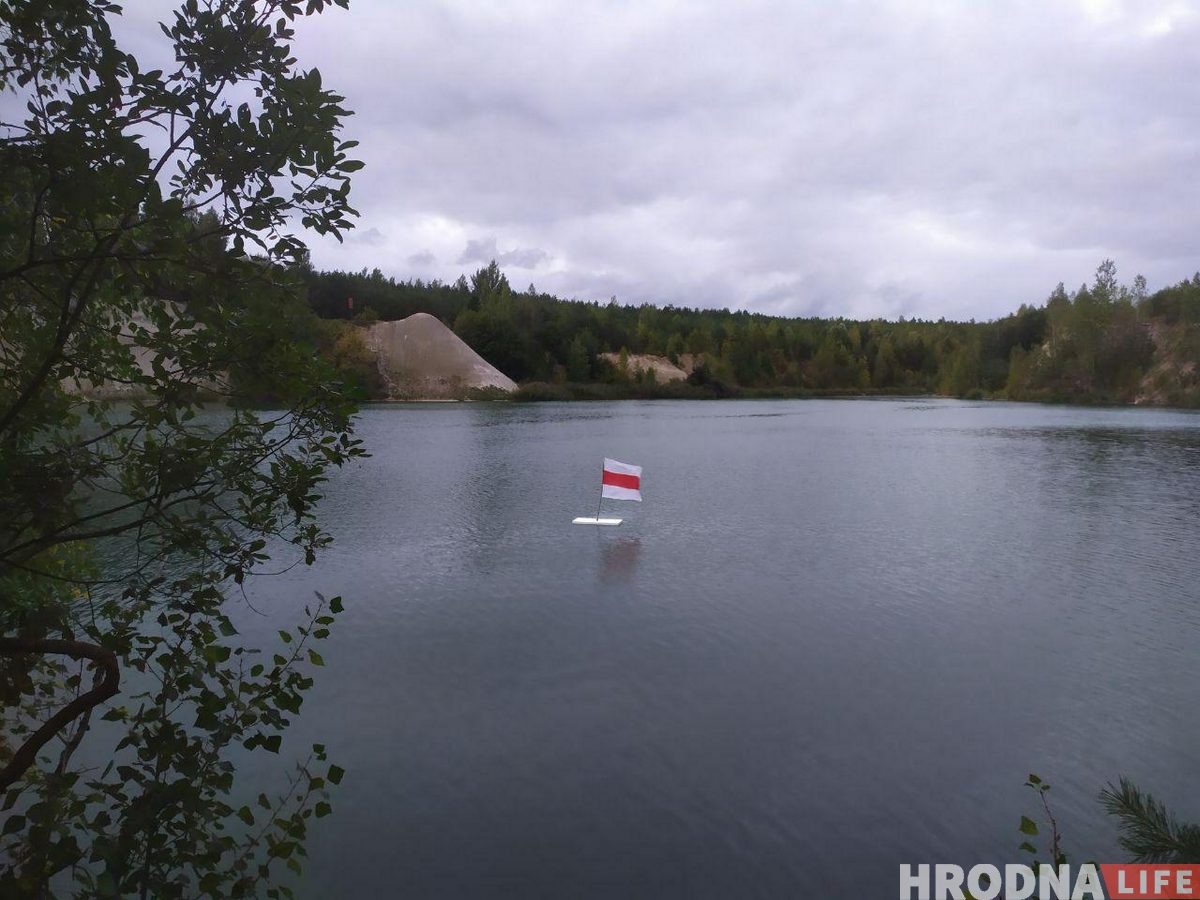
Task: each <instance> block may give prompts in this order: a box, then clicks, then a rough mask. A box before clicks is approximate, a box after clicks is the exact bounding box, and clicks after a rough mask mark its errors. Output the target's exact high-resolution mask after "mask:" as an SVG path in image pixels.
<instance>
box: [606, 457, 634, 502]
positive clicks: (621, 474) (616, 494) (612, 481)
mask: <svg viewBox="0 0 1200 900" xmlns="http://www.w3.org/2000/svg"><path fill="white" fill-rule="evenodd" d="M600 484H601V486H600V496H602V497H604V498H605V499H606V500H636V501H637V502H638V503H641V502H642V467H641V466H631V465H630V464H629V463H623V462H618V461H617V460H615V459H609V458H608V457H605V458H604V476H603V478H602V479H601V482H600Z"/></svg>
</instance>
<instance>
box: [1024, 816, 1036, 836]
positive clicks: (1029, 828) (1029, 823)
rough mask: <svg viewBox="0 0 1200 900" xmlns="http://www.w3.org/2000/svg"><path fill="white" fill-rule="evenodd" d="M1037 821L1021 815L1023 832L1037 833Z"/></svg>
mask: <svg viewBox="0 0 1200 900" xmlns="http://www.w3.org/2000/svg"><path fill="white" fill-rule="evenodd" d="M1037 833H1038V827H1037V822H1035V821H1033V819H1031V818H1029V817H1028V816H1021V834H1037Z"/></svg>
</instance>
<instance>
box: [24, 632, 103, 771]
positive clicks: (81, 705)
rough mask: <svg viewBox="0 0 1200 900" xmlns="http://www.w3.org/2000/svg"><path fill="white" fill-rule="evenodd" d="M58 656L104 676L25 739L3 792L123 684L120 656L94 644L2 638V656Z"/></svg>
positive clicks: (42, 639)
mask: <svg viewBox="0 0 1200 900" xmlns="http://www.w3.org/2000/svg"><path fill="white" fill-rule="evenodd" d="M48 653H57V654H62V655H65V656H70V657H71V658H72V659H89V660H91V661H92V662H93V663H95V664H96V665H97V666H99V668H100V672H101V675H102V677H101V678H100V679H99V680H98V681H97V683H96V684H95V685H93V687H92V689H91V690H90V691H87V692H86V693H83V694H80V695H79V696H78V697H76V698H75V699H74V700H72V701H71V702H70V703H68V704H67V705H66V706H64V707H63V708H62V709H60V710H59V711H58V712H56V713H55V714H54V715H53V716H51V717H50V718H49V719H47V720H46V721H45V722H44V723H43V724H42V726H41V727H40V728H38V729H37V731H35V732H34V733H33V734H31V735H30V736H29V737H28V738H26V739H25V742H24V743H23V744H21V746H20V747H18V748H17V751H16V752H15V753H14V754H13V757H12V759H10V760H9V761H8V765H6V766H5V767H4V769H3V771H0V791H6V790H8V789H9V788H10V787H12V786H13V784H15V783H16V781H17V779H18V778H20V777H21V776H22V775H24V774H25V772H26V771H27V770H28V769H29V767H30V766H32V765H33V764H34V763H35V762H36V761H37V755H38V753H39V752H41V749H42V748H43V747H45V746H46V744H48V743H49V742H50V741H51V740H52V739H53V738H54V736H55V735H56V734H58V733H59V732H60V731H61V730H62V729H64V728H66V727H67V725H69V724H70V723H71V722H73V721H74V720H75V719H77V718H79V717H80V716H82V715H84V714H86V713H89V712H90V711H91V710H93V709H95V708H96V707H97V706H99V705H100V704H101V703H103V702H104V701H105V700H108V699H109V698H110V697H114V696H116V694H117V691H118V690H119V689H120V685H121V670H120V668H119V667H118V665H117V656H116V654H115V653H113V652H112V651H111V650H105V649H104V648H103V647H98V646H97V645H95V644H88V643H85V642H83V641H68V640H57V639H51V638H19V637H0V654H3V655H5V656H32V655H45V654H48Z"/></svg>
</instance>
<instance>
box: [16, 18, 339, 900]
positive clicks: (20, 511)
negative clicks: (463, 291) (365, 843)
mask: <svg viewBox="0 0 1200 900" xmlns="http://www.w3.org/2000/svg"><path fill="white" fill-rule="evenodd" d="M334 2H335V3H336V5H338V6H345V5H346V0H334ZM326 5H328V3H326V2H325V0H309V2H308V4H307V9H308V12H310V13H311V12H319V11H321V10H322V8H323V7H325V6H326ZM119 14H120V8H119V7H118V6H117V5H116V4H114V3H111V2H108V0H44V2H40V3H36V4H30V3H23V2H13V0H0V44H2V46H3V50H2V53H0V57H2V59H3V63H2V65H0V89H3V90H6V91H9V92H11V93H13V94H14V95H15V96H16V98H17V99H18V100H19V101H20V103H19V107H21V108H24V109H25V110H26V112H25V119H24V120H23V121H22V122H20V123H13V124H6V125H4V126H2V127H0V333H2V335H3V337H2V338H0V510H3V515H2V516H0V690H2V691H3V694H4V700H5V705H4V709H3V713H2V715H3V720H2V724H0V735H3V738H2V739H0V764H2V765H3V769H2V771H0V787H3V788H4V789H5V790H6V791H7V794H6V802H5V804H4V813H3V814H2V815H3V817H4V823H3V826H2V827H0V860H3V862H2V863H0V894H3V895H5V896H21V895H27V894H34V895H44V894H47V893H48V890H49V889H48V884H49V880H50V879H51V878H52V877H53V878H55V879H56V881H55V887H54V892H55V894H56V895H63V894H66V893H69V892H70V893H77V894H79V895H81V896H87V897H93V896H115V895H124V894H139V895H140V896H142V897H147V896H154V897H171V896H185V895H186V896H193V895H198V894H205V895H208V896H250V895H260V894H264V893H265V894H266V895H267V896H276V895H278V894H279V893H280V892H281V891H283V890H284V888H283V887H282V886H279V885H278V884H277V882H278V879H279V878H280V873H279V869H280V868H281V867H282V866H283V865H285V864H286V865H287V866H288V867H289V868H292V869H295V870H297V871H298V870H299V866H300V862H299V861H300V859H301V858H302V856H303V839H304V836H305V833H306V828H307V823H308V821H309V819H310V817H312V816H314V815H316V816H320V815H324V814H325V813H326V812H328V810H329V805H328V803H327V802H326V800H325V796H324V795H325V792H326V790H327V787H328V785H330V784H336V783H337V782H338V781H340V779H341V775H342V772H341V770H340V769H338V768H337V767H336V766H326V765H322V766H321V768H319V769H318V768H317V764H318V763H322V762H323V760H324V748H323V747H320V746H316V747H314V748H313V751H312V753H311V754H310V755H309V756H308V757H307V759H305V760H302V761H300V762H299V764H298V768H297V770H296V772H295V774H294V776H293V778H292V780H291V782H290V786H284V788H283V790H282V793H280V794H279V795H278V796H275V797H272V796H268V795H267V793H266V792H264V793H262V794H261V795H260V797H259V798H258V801H257V803H256V804H254V809H253V810H251V809H250V807H249V806H242V807H241V808H239V809H236V810H235V809H234V808H233V804H232V803H231V801H230V797H231V792H232V791H233V789H234V784H235V778H236V770H235V765H234V763H233V761H232V760H231V759H230V757H229V750H230V748H232V747H235V746H239V745H240V746H244V747H245V748H247V749H249V750H256V749H261V750H266V751H268V752H278V751H279V749H280V742H281V733H282V731H283V729H284V728H285V727H286V726H287V725H288V722H289V719H290V716H292V715H294V714H295V713H297V712H298V711H299V708H300V704H301V700H302V697H303V694H304V692H305V691H306V690H307V689H308V687H309V686H310V685H311V683H312V678H311V675H310V672H311V670H312V668H313V667H314V666H319V665H321V664H322V663H323V660H322V659H321V657H320V654H319V653H318V652H317V650H316V649H315V647H314V642H316V641H319V640H320V639H321V638H323V637H324V636H325V635H327V634H328V627H329V625H330V624H331V623H332V622H333V618H332V614H333V613H336V612H337V611H339V610H340V607H341V601H340V600H339V599H337V598H333V599H331V600H330V601H328V603H327V602H326V601H324V600H323V599H319V600H318V601H317V602H316V603H315V604H313V605H312V606H311V607H310V608H309V609H308V610H306V612H305V616H304V617H303V618H302V619H301V620H300V622H299V624H298V625H297V626H296V627H293V628H289V629H284V630H282V631H281V632H280V642H281V643H280V644H279V647H278V649H279V652H277V653H276V654H275V655H274V656H273V657H272V656H271V653H270V649H269V648H255V647H249V646H246V645H245V644H244V643H243V642H241V641H240V640H239V638H238V636H237V633H236V630H235V626H234V624H233V622H232V621H231V619H230V616H229V615H228V611H227V608H226V597H227V593H228V592H229V591H230V590H231V589H233V590H236V589H237V586H238V585H240V584H241V583H242V582H243V581H244V580H245V579H246V578H248V577H250V576H251V575H253V574H254V573H255V571H256V569H257V568H258V567H260V566H261V564H262V563H263V562H264V561H265V560H266V559H267V557H268V554H269V553H271V552H277V553H278V552H283V553H290V554H294V555H295V556H296V557H297V559H298V561H300V560H302V561H305V562H311V561H312V560H313V558H314V555H315V554H316V552H317V551H318V550H319V549H320V548H321V547H323V546H324V545H325V544H326V543H328V540H329V538H328V535H326V534H325V533H324V532H323V531H322V530H321V528H320V527H319V524H318V523H317V522H316V520H315V518H314V504H315V502H316V500H317V499H318V496H319V491H320V487H321V484H322V482H323V481H324V479H325V478H326V473H327V470H328V468H329V467H330V466H336V465H340V464H341V463H343V462H344V461H345V460H347V459H348V458H350V457H352V456H355V455H358V454H360V453H361V449H360V448H359V446H358V443H357V441H356V440H355V439H354V438H353V436H352V432H351V419H350V415H351V413H352V407H351V406H350V405H349V404H348V403H347V402H346V399H345V393H344V385H343V384H342V383H341V382H340V381H339V379H338V377H337V375H336V373H335V371H334V370H333V369H332V368H330V367H329V366H328V365H326V364H325V363H323V362H322V361H321V360H320V359H319V358H318V356H317V354H316V353H315V352H314V349H315V343H314V341H315V338H314V337H313V335H315V333H316V329H315V327H312V322H311V314H310V313H309V312H308V311H307V310H306V309H305V307H304V306H303V301H302V298H301V286H300V281H299V275H300V274H301V272H302V270H303V269H304V267H305V265H306V264H307V254H306V251H305V248H304V244H303V241H302V239H301V237H300V235H299V234H297V233H296V231H295V230H294V227H293V223H295V224H296V225H298V226H302V227H304V228H308V229H311V230H313V231H316V232H318V233H322V234H333V235H335V236H339V237H340V235H341V233H342V232H343V231H344V230H345V229H346V228H348V227H349V225H350V217H351V216H352V215H353V214H354V211H353V210H352V208H351V207H350V206H349V202H348V196H349V189H350V173H352V172H353V171H355V170H356V169H358V168H359V167H360V166H361V164H360V163H359V162H357V161H355V160H353V159H350V158H349V156H348V151H349V150H350V149H351V148H352V147H353V142H351V141H343V140H341V139H340V137H339V132H340V129H341V125H342V121H343V119H344V118H345V117H346V116H347V115H348V113H347V112H346V110H344V109H343V108H342V106H341V101H342V98H341V97H339V96H338V95H336V94H335V93H333V92H331V91H329V90H327V89H325V88H324V87H323V85H322V83H321V77H320V74H319V73H318V72H317V71H316V70H307V71H306V70H303V69H300V68H299V67H298V65H297V63H296V61H295V60H294V59H293V57H292V54H291V48H290V42H291V40H292V38H293V23H294V22H295V20H296V19H297V18H298V17H300V16H302V15H303V14H304V11H303V10H302V8H301V5H300V4H299V3H298V2H293V0H259V2H254V3H250V2H244V0H208V2H204V3H197V2H194V0H188V2H185V3H184V4H183V5H182V6H181V7H180V9H179V10H178V11H176V12H175V13H174V15H173V16H172V17H171V18H170V19H169V21H167V22H166V23H164V25H163V29H162V30H163V34H164V36H165V38H166V40H167V42H168V43H169V47H168V48H167V52H165V53H163V54H161V56H162V58H164V59H172V60H173V63H172V66H171V68H169V69H167V70H158V69H153V70H147V69H145V68H143V67H142V66H141V65H139V62H138V60H137V59H135V58H134V56H133V55H131V54H130V53H128V52H125V51H124V50H122V49H121V48H120V47H119V46H118V44H117V42H116V39H115V37H114V34H113V30H112V27H111V25H112V20H113V19H114V18H115V17H116V16H118V15H119ZM248 85H252V86H253V91H250V90H247V89H246V86H248ZM251 254H253V255H254V258H251ZM260 392H265V393H267V394H269V395H270V396H271V397H272V398H273V400H274V402H275V404H276V406H277V409H276V410H275V411H273V412H271V413H269V414H267V413H261V412H256V411H253V410H252V409H251V408H250V405H251V404H252V403H253V402H254V401H255V400H256V399H257V398H258V396H259V394H260ZM113 397H119V398H120V399H121V402H115V401H114V399H113ZM206 400H208V401H210V405H209V406H208V407H206V406H205V401H206ZM212 400H224V401H227V403H228V405H218V406H216V407H213V406H212V405H211V401H212ZM260 649H267V650H268V652H267V653H266V654H265V655H263V656H262V657H258V656H256V655H255V653H256V651H258V650H260ZM259 659H261V661H256V660H259ZM69 660H78V661H79V665H74V664H71V665H68V664H67V661H69ZM48 710H49V711H48ZM99 715H102V716H103V718H104V719H107V720H110V721H111V722H113V723H114V726H115V728H116V729H117V730H118V732H119V734H118V735H117V736H116V737H115V738H113V740H114V741H115V747H110V748H108V755H109V756H110V758H111V759H112V764H111V765H109V766H108V767H107V768H105V769H104V770H103V771H99V772H97V771H89V772H87V773H84V772H81V771H79V770H77V769H76V768H74V767H73V763H72V759H73V756H74V754H75V751H76V748H77V747H78V746H79V745H80V742H81V741H82V740H83V739H84V737H85V733H86V732H87V731H88V727H89V724H90V722H91V720H92V718H93V717H94V716H99ZM105 734H106V735H109V734H111V731H106V733H105ZM94 737H97V738H99V737H100V736H99V735H96V736H94ZM105 739H107V738H105ZM240 746H239V752H240ZM243 790H244V788H243Z"/></svg>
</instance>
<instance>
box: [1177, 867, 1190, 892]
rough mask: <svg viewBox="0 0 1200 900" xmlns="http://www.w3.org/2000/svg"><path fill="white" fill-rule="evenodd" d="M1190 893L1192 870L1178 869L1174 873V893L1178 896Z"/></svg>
mask: <svg viewBox="0 0 1200 900" xmlns="http://www.w3.org/2000/svg"><path fill="white" fill-rule="evenodd" d="M1191 892H1192V870H1191V869H1179V870H1177V871H1176V872H1175V893H1177V894H1179V895H1181V896H1182V895H1183V894H1190V893H1191Z"/></svg>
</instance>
